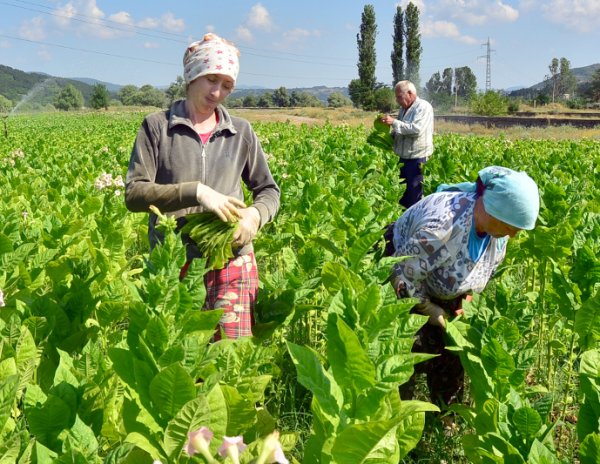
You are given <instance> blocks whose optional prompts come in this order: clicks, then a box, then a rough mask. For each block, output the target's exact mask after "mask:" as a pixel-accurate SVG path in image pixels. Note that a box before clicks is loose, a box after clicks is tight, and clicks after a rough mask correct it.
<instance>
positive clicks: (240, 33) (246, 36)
mask: <svg viewBox="0 0 600 464" xmlns="http://www.w3.org/2000/svg"><path fill="white" fill-rule="evenodd" d="M235 36H236V37H237V39H238V40H241V41H243V42H252V41H253V40H254V36H253V35H252V31H251V30H250V29H248V28H247V27H245V26H238V28H237V29H236V31H235Z"/></svg>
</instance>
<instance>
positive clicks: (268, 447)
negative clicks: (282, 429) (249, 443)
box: [256, 430, 290, 464]
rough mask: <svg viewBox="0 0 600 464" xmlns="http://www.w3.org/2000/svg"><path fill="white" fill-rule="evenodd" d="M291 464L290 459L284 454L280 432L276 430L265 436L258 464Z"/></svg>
mask: <svg viewBox="0 0 600 464" xmlns="http://www.w3.org/2000/svg"><path fill="white" fill-rule="evenodd" d="M275 462H276V463H278V464H290V461H288V460H287V458H286V457H285V456H284V454H283V449H282V448H281V443H280V442H279V432H278V431H277V430H276V431H275V432H273V433H271V434H270V435H268V436H267V438H265V442H264V444H263V449H262V452H261V453H260V456H259V457H258V459H257V461H256V464H273V463H275Z"/></svg>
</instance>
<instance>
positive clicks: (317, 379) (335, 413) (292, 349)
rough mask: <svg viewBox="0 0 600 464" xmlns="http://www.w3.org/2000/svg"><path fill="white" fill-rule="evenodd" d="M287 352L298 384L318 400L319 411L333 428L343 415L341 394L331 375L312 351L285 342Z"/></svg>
mask: <svg viewBox="0 0 600 464" xmlns="http://www.w3.org/2000/svg"><path fill="white" fill-rule="evenodd" d="M287 347H288V351H289V353H290V356H291V357H292V361H293V362H294V365H295V366H296V371H297V373H298V382H300V383H301V384H302V385H304V386H305V387H306V388H307V389H309V390H310V391H311V392H312V394H313V395H314V397H315V398H316V399H317V400H318V404H319V406H320V409H321V411H322V413H323V415H324V417H326V418H327V420H328V421H329V422H330V423H331V424H332V425H333V426H334V427H337V425H338V424H339V422H340V418H341V417H340V416H342V415H343V412H342V405H343V401H344V398H343V394H342V390H341V389H340V386H339V385H338V384H337V382H336V381H335V379H334V378H333V376H332V375H331V374H329V373H328V372H327V371H325V369H324V368H323V365H322V364H321V363H320V362H319V358H318V356H317V353H315V352H314V351H313V350H312V349H310V348H308V347H304V346H300V345H296V344H294V343H291V342H287Z"/></svg>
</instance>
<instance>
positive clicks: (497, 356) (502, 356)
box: [481, 339, 515, 399]
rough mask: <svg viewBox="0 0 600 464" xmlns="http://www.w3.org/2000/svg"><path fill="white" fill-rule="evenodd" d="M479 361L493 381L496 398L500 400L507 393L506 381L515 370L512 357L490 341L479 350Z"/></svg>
mask: <svg viewBox="0 0 600 464" xmlns="http://www.w3.org/2000/svg"><path fill="white" fill-rule="evenodd" d="M481 361H482V362H483V365H484V367H485V370H486V372H487V373H488V374H489V375H490V377H492V379H494V382H495V386H496V388H495V393H496V395H498V396H497V397H498V398H500V399H502V398H503V396H504V395H505V394H507V392H508V379H509V378H510V376H511V374H512V373H513V372H514V370H515V362H514V360H513V358H512V356H511V355H510V354H509V353H508V352H507V351H506V350H505V349H504V348H503V347H502V345H500V343H498V342H497V341H496V340H493V339H492V340H490V341H489V342H488V343H487V344H486V345H485V346H484V347H483V348H482V349H481Z"/></svg>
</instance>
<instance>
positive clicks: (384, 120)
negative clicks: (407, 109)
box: [381, 114, 396, 126]
mask: <svg viewBox="0 0 600 464" xmlns="http://www.w3.org/2000/svg"><path fill="white" fill-rule="evenodd" d="M395 120H396V118H395V117H393V116H390V115H389V114H386V115H385V116H382V117H381V122H382V123H384V124H387V125H388V126H391V125H392V123H393V122H394V121H395Z"/></svg>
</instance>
